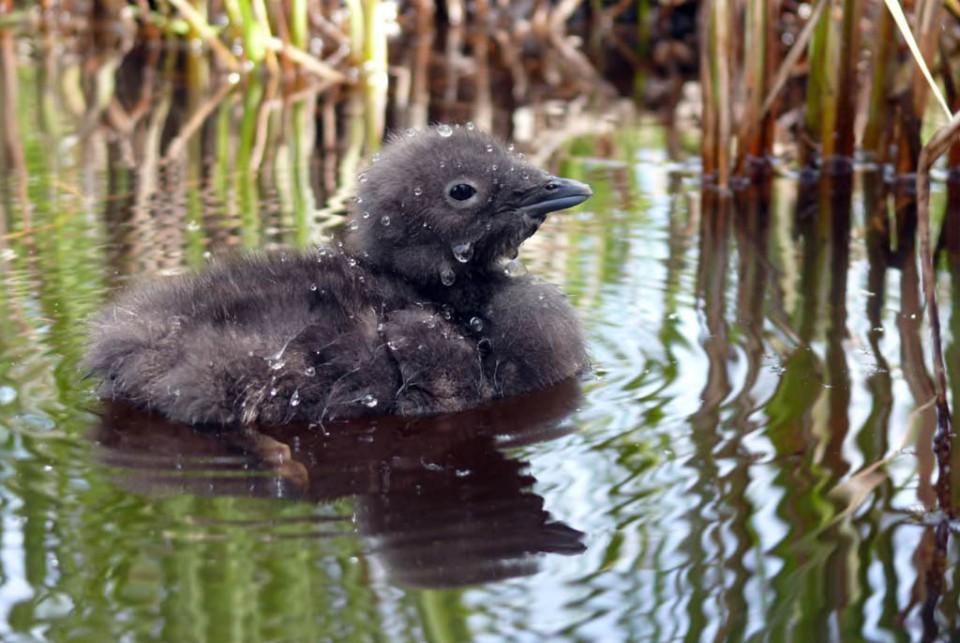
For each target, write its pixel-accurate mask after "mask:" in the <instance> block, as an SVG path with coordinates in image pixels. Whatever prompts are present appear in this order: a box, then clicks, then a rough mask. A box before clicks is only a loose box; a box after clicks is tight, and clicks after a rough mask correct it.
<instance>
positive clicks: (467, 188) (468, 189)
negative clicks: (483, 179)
mask: <svg viewBox="0 0 960 643" xmlns="http://www.w3.org/2000/svg"><path fill="white" fill-rule="evenodd" d="M476 193H477V188H475V187H473V186H472V185H468V184H466V183H457V184H456V185H454V186H453V187H452V188H450V196H451V197H453V198H454V199H456V200H457V201H466V200H467V199H469V198H470V197H472V196H473V195H474V194H476Z"/></svg>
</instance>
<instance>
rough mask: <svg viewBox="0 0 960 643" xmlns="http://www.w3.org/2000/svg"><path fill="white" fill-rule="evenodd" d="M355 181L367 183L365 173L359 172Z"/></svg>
mask: <svg viewBox="0 0 960 643" xmlns="http://www.w3.org/2000/svg"><path fill="white" fill-rule="evenodd" d="M357 180H358V181H360V182H361V183H366V182H367V173H366V172H361V173H360V174H358V175H357Z"/></svg>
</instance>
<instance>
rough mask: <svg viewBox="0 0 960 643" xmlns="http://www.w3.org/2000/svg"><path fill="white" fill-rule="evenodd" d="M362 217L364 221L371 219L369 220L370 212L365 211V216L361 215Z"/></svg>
mask: <svg viewBox="0 0 960 643" xmlns="http://www.w3.org/2000/svg"><path fill="white" fill-rule="evenodd" d="M360 216H362V217H363V218H364V219H369V218H370V210H364V211H363V214H362V215H360Z"/></svg>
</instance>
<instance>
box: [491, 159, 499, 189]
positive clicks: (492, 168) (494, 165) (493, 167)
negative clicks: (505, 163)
mask: <svg viewBox="0 0 960 643" xmlns="http://www.w3.org/2000/svg"><path fill="white" fill-rule="evenodd" d="M497 167H499V166H498V165H497V164H496V163H494V164H493V165H491V166H490V169H491V170H493V171H494V172H496V171H497ZM493 182H494V184H496V183H497V180H496V179H494V180H493Z"/></svg>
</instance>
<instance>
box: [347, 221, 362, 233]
mask: <svg viewBox="0 0 960 643" xmlns="http://www.w3.org/2000/svg"><path fill="white" fill-rule="evenodd" d="M359 227H360V224H359V223H358V222H357V221H351V222H350V223H349V224H348V225H347V230H350V231H351V232H352V231H354V230H356V229H357V228H359Z"/></svg>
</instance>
